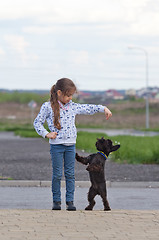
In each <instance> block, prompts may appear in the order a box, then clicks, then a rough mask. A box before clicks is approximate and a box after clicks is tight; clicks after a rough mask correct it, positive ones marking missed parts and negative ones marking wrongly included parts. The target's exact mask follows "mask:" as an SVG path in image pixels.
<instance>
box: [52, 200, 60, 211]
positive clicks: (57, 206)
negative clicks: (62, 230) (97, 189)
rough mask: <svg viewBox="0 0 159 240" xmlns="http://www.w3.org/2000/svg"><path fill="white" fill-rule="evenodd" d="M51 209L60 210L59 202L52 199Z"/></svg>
mask: <svg viewBox="0 0 159 240" xmlns="http://www.w3.org/2000/svg"><path fill="white" fill-rule="evenodd" d="M52 210H61V202H56V201H53V208H52Z"/></svg>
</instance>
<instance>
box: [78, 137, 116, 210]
mask: <svg viewBox="0 0 159 240" xmlns="http://www.w3.org/2000/svg"><path fill="white" fill-rule="evenodd" d="M95 145H96V148H97V150H98V151H99V152H97V153H95V154H91V155H89V156H88V157H81V156H79V155H78V153H76V159H77V161H78V162H81V163H83V164H85V165H88V167H87V168H86V170H87V171H89V176H90V181H91V187H90V189H89V192H88V202H89V205H88V206H87V207H86V208H85V210H92V209H93V207H94V205H95V201H94V198H95V196H96V195H100V196H101V198H102V200H103V204H104V210H105V211H109V210H111V209H110V206H109V203H108V200H107V190H106V181H105V173H104V166H105V161H106V159H107V158H108V156H109V154H110V153H111V152H114V151H116V150H118V149H119V147H120V145H115V146H113V143H112V141H111V140H110V139H104V138H103V137H102V138H101V139H97V142H96V144H95Z"/></svg>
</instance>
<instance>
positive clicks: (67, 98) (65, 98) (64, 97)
mask: <svg viewBox="0 0 159 240" xmlns="http://www.w3.org/2000/svg"><path fill="white" fill-rule="evenodd" d="M74 93H75V91H74V90H73V91H70V92H69V94H67V95H64V94H63V93H62V91H61V90H58V91H57V95H58V100H59V101H60V102H61V103H62V104H66V103H68V102H69V101H70V100H72V97H73V94H74Z"/></svg>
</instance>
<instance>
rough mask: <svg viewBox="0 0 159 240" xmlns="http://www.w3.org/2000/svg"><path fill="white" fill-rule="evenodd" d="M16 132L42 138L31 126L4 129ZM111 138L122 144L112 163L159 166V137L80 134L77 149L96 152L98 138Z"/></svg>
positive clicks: (24, 135) (23, 135) (113, 156)
mask: <svg viewBox="0 0 159 240" xmlns="http://www.w3.org/2000/svg"><path fill="white" fill-rule="evenodd" d="M6 129H8V130H10V131H14V133H15V134H16V135H19V136H21V137H40V136H39V135H38V134H37V133H36V132H35V130H34V128H33V127H32V126H31V125H23V126H16V125H15V126H12V127H11V126H10V127H9V126H8V127H6V128H3V130H5V131H6ZM102 136H103V137H105V138H110V139H111V140H112V141H113V143H114V144H116V142H120V145H121V147H120V149H119V150H118V151H116V152H113V153H112V154H111V155H110V158H111V159H112V161H116V162H118V163H132V164H139V163H140V164H159V136H155V137H136V136H114V137H108V136H107V135H106V134H102V133H88V132H78V136H77V144H76V147H77V149H80V150H84V151H85V152H88V153H93V152H96V151H97V150H96V147H95V142H96V140H97V138H101V137H102Z"/></svg>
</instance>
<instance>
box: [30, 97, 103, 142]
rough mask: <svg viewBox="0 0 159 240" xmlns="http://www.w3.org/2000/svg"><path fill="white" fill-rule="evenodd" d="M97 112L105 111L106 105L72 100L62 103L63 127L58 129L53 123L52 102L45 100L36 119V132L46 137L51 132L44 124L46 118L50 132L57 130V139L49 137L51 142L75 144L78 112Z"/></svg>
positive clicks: (61, 122) (61, 118)
mask: <svg viewBox="0 0 159 240" xmlns="http://www.w3.org/2000/svg"><path fill="white" fill-rule="evenodd" d="M97 112H104V106H102V105H93V104H79V103H74V102H72V100H71V101H70V102H69V103H67V104H65V105H64V106H63V105H62V104H61V105H60V124H61V129H60V130H58V129H57V128H56V127H55V126H54V123H53V118H54V112H53V110H52V108H51V104H50V102H45V103H44V104H43V105H42V106H41V109H40V112H39V114H38V115H37V117H36V118H35V120H34V128H35V130H36V132H37V133H38V134H39V135H40V136H42V137H44V138H45V136H46V135H47V134H48V133H49V132H48V131H47V130H46V129H45V128H44V126H43V124H44V122H45V120H46V121H47V124H48V127H49V130H50V132H57V133H58V134H57V137H56V138H55V139H49V143H50V144H69V145H70V144H75V143H76V138H77V130H76V126H75V116H76V115H77V114H89V115H92V114H94V113H97Z"/></svg>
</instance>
